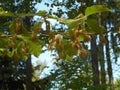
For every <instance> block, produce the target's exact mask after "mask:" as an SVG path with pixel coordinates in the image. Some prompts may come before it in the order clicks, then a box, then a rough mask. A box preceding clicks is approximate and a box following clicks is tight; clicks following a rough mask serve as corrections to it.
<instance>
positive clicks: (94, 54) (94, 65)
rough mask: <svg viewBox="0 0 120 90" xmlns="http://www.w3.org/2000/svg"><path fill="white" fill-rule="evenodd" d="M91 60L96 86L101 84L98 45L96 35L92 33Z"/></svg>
mask: <svg viewBox="0 0 120 90" xmlns="http://www.w3.org/2000/svg"><path fill="white" fill-rule="evenodd" d="M91 59H92V60H91V61H92V71H93V85H94V87H96V86H98V85H99V70H98V58H97V45H96V36H95V35H92V39H91Z"/></svg>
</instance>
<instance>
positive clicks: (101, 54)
mask: <svg viewBox="0 0 120 90" xmlns="http://www.w3.org/2000/svg"><path fill="white" fill-rule="evenodd" d="M102 2H103V0H99V2H98V4H101V5H102ZM103 22H104V20H103V19H102V14H101V13H99V14H98V23H99V25H100V26H105V25H104V23H103ZM99 39H101V38H100V37H99ZM99 62H100V69H101V73H100V74H101V85H105V84H106V73H105V58H104V46H103V44H102V43H101V42H100V44H99ZM103 89H105V87H103Z"/></svg>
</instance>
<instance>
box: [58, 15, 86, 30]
mask: <svg viewBox="0 0 120 90" xmlns="http://www.w3.org/2000/svg"><path fill="white" fill-rule="evenodd" d="M86 19H87V18H86V17H82V18H78V19H59V21H60V22H62V23H64V24H66V25H68V27H69V29H73V28H77V26H78V25H79V24H80V23H82V22H84V21H85V20H86Z"/></svg>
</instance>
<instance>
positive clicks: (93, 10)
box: [85, 5, 111, 16]
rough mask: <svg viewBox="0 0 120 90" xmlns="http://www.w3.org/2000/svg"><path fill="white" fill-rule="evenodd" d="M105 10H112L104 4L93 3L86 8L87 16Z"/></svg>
mask: <svg viewBox="0 0 120 90" xmlns="http://www.w3.org/2000/svg"><path fill="white" fill-rule="evenodd" d="M105 11H109V12H110V11H111V10H110V9H108V8H107V7H105V6H103V5H93V6H90V7H87V9H86V10H85V16H90V15H92V14H96V13H99V12H105Z"/></svg>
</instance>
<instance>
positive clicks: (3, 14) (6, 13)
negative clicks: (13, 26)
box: [0, 10, 15, 17]
mask: <svg viewBox="0 0 120 90" xmlns="http://www.w3.org/2000/svg"><path fill="white" fill-rule="evenodd" d="M0 16H8V17H11V16H15V15H14V14H13V13H12V12H8V11H4V10H2V11H0Z"/></svg>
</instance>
